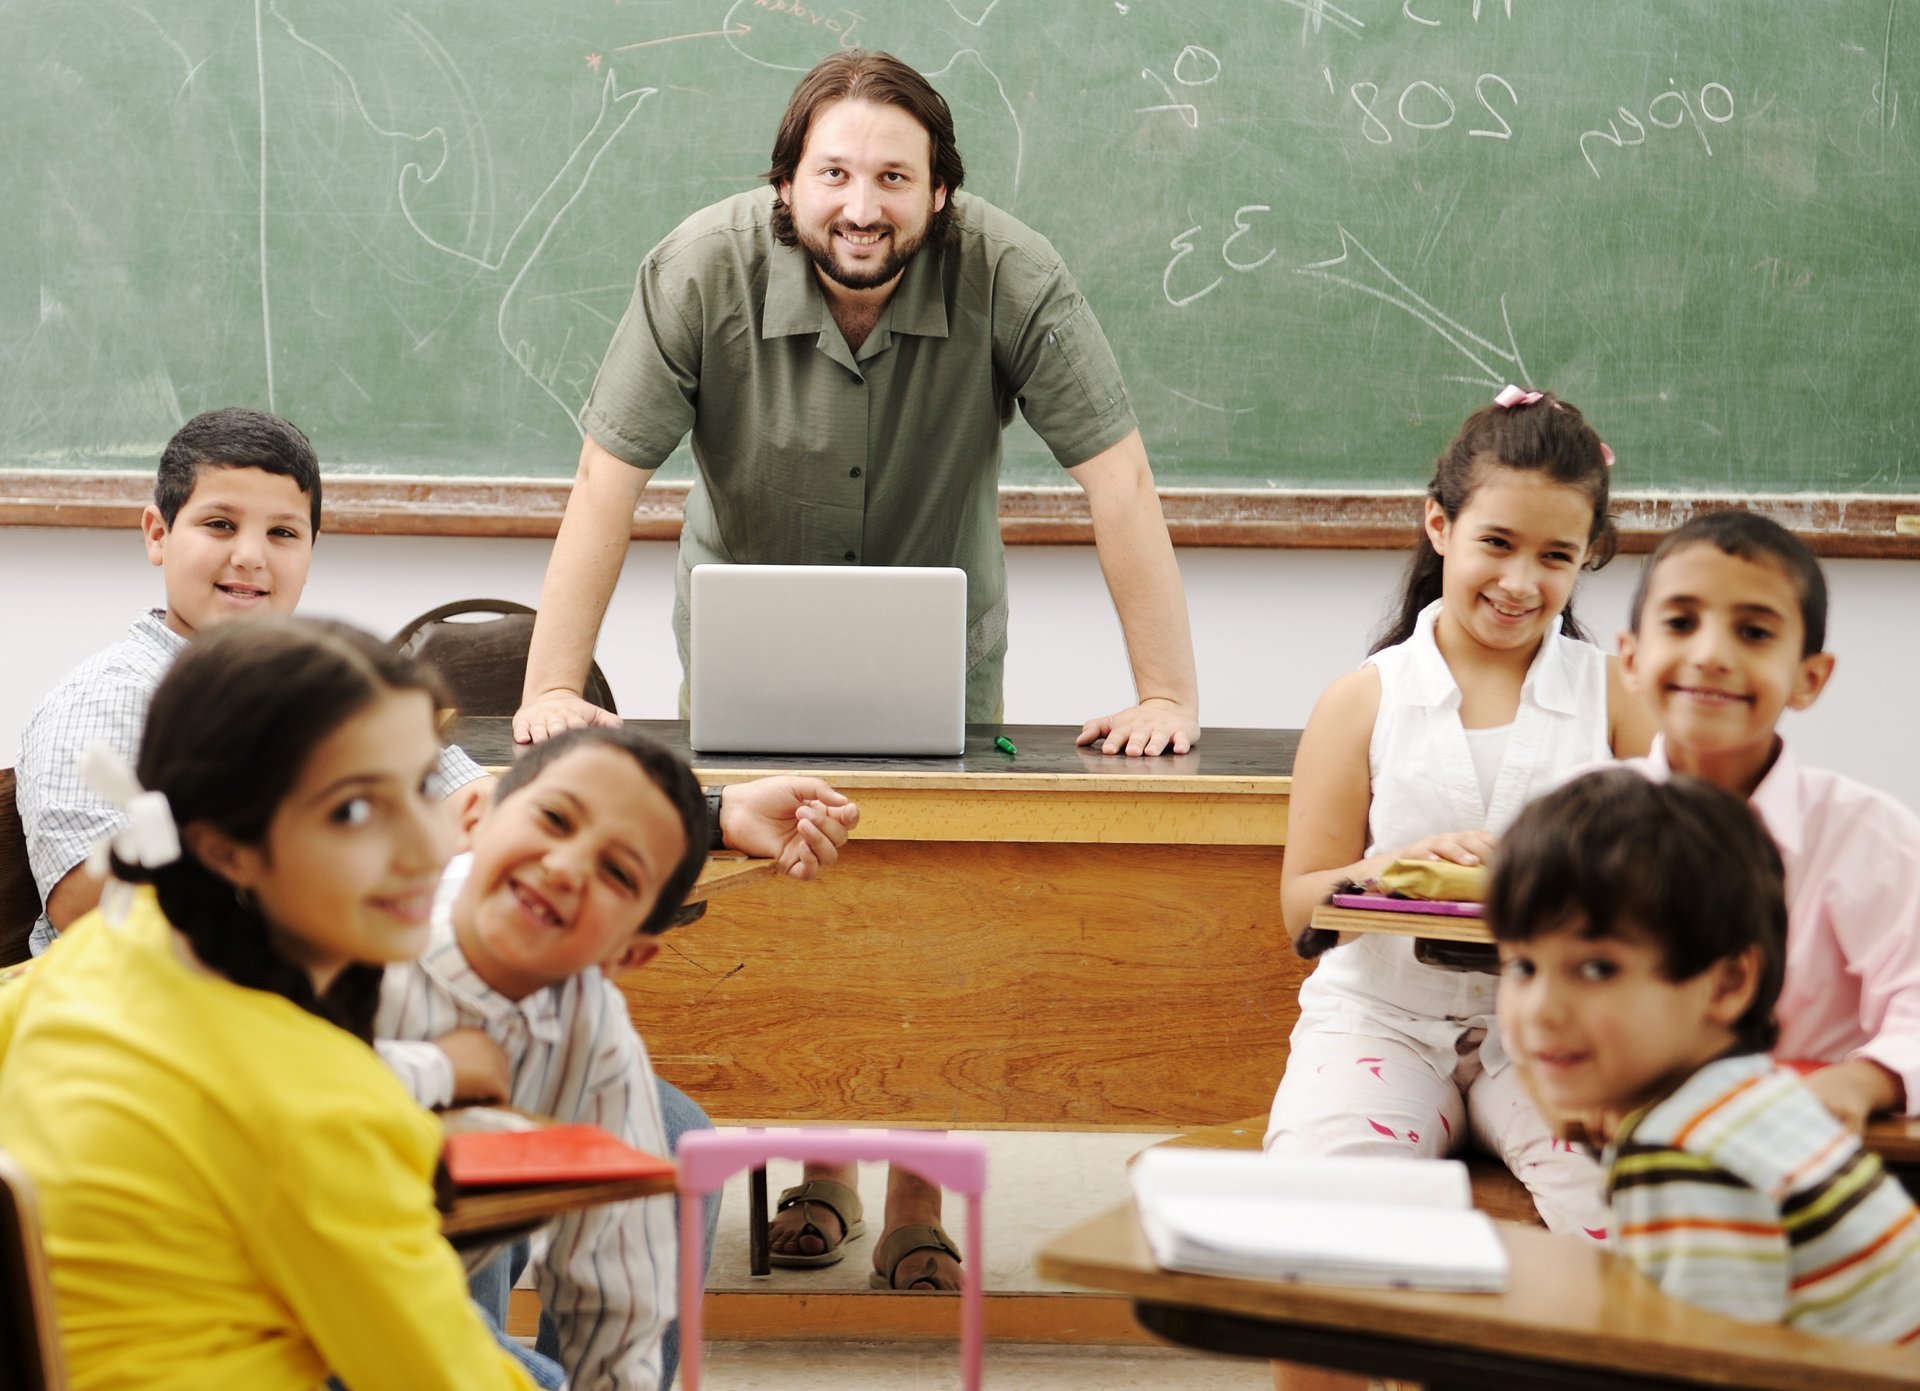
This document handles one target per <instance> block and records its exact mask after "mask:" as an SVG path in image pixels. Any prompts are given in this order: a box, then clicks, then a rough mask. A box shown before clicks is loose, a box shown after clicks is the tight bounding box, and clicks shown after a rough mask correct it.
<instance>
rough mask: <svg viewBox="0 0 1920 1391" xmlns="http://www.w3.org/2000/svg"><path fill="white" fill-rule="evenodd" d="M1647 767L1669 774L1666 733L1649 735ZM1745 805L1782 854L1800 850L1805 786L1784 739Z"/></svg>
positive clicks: (1670, 767)
mask: <svg viewBox="0 0 1920 1391" xmlns="http://www.w3.org/2000/svg"><path fill="white" fill-rule="evenodd" d="M1776 737H1778V736H1776ZM1647 768H1648V771H1650V772H1652V773H1655V774H1656V775H1657V776H1658V777H1661V778H1670V777H1672V776H1673V765H1672V764H1671V763H1669V762H1668V761H1667V736H1666V735H1664V734H1656V735H1654V736H1653V747H1652V748H1650V749H1648V750H1647ZM1747 805H1749V806H1750V807H1752V808H1753V810H1754V812H1755V814H1756V815H1758V816H1759V818H1760V820H1761V822H1762V823H1763V824H1764V825H1765V826H1766V828H1767V834H1768V835H1770V836H1772V837H1773V843H1774V844H1775V845H1777V846H1779V847H1780V853H1781V855H1782V856H1788V855H1797V854H1799V853H1800V842H1801V838H1802V834H1801V833H1802V831H1803V830H1804V828H1805V825H1806V787H1805V785H1804V783H1803V781H1802V779H1801V777H1800V763H1799V760H1797V759H1796V758H1794V756H1793V750H1792V749H1790V748H1788V747H1787V741H1786V740H1785V739H1781V740H1780V752H1779V753H1777V754H1775V755H1774V759H1773V766H1772V767H1771V768H1768V769H1767V773H1766V776H1765V777H1763V778H1761V779H1760V785H1759V786H1758V787H1756V788H1754V789H1753V796H1751V797H1749V798H1748V799H1747Z"/></svg>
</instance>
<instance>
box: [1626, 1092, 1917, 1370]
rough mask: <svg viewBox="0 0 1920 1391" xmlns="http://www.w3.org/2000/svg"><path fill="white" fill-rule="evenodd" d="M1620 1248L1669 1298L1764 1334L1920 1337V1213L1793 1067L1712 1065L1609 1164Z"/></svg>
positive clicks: (1663, 1104) (1636, 1124)
mask: <svg viewBox="0 0 1920 1391" xmlns="http://www.w3.org/2000/svg"><path fill="white" fill-rule="evenodd" d="M1606 1166H1607V1191H1608V1196H1609V1198H1610V1199H1611V1202H1612V1206H1613V1227H1612V1233H1611V1236H1610V1238H1609V1239H1610V1241H1611V1243H1612V1244H1613V1245H1614V1246H1615V1247H1616V1248H1617V1249H1619V1250H1620V1251H1621V1252H1623V1253H1624V1254H1625V1255H1627V1256H1628V1257H1629V1258H1630V1259H1631V1260H1632V1261H1633V1263H1634V1264H1635V1265H1636V1266H1638V1267H1639V1268H1640V1269H1641V1270H1642V1271H1644V1272H1645V1273H1646V1274H1647V1275H1648V1276H1649V1277H1651V1278H1652V1279H1653V1280H1654V1281H1655V1282H1656V1283H1658V1284H1659V1286H1660V1287H1661V1288H1662V1289H1663V1290H1665V1291H1666V1292H1667V1293H1668V1294H1671V1295H1674V1296H1675V1297H1677V1298H1680V1299H1685V1300H1687V1301H1689V1302H1691V1303H1694V1304H1700V1305H1704V1306H1706V1307H1707V1308H1710V1309H1713V1310H1716V1311H1718V1312H1720V1313H1722V1314H1728V1315H1731V1316H1732V1317H1734V1318H1739V1319H1747V1320H1749V1321H1752V1322H1755V1323H1787V1324H1792V1325H1793V1326H1794V1327H1796V1328H1802V1329H1805V1330H1807V1331H1809V1332H1814V1333H1825V1334H1831V1335H1835V1336H1839V1337H1847V1338H1858V1339H1862V1340H1865V1341H1870V1342H1887V1343H1892V1342H1900V1343H1904V1342H1908V1341H1911V1340H1912V1339H1914V1338H1915V1337H1916V1336H1920V1211H1916V1210H1915V1208H1914V1205H1913V1203H1912V1202H1911V1200H1909V1199H1908V1197H1907V1195H1906V1193H1905V1191H1904V1190H1902V1189H1901V1187H1900V1185H1899V1184H1898V1183H1896V1182H1895V1181H1894V1180H1893V1179H1892V1178H1891V1177H1890V1176H1889V1175H1887V1174H1886V1172H1885V1171H1884V1170H1882V1168H1881V1167H1880V1161H1879V1159H1878V1158H1876V1157H1875V1156H1873V1155H1871V1154H1868V1153H1867V1152H1866V1151H1865V1150H1863V1149H1862V1148H1861V1147H1860V1143H1859V1141H1858V1140H1857V1139H1856V1138H1855V1136H1854V1135H1853V1133H1852V1132H1851V1131H1849V1130H1847V1129H1846V1128H1845V1127H1844V1126H1842V1125H1841V1124H1840V1123H1839V1122H1838V1121H1836V1120H1835V1119H1834V1118H1833V1117H1832V1116H1831V1115H1829V1114H1828V1113H1827V1111H1826V1108H1825V1107H1823V1106H1822V1105H1821V1104H1820V1102H1819V1100H1818V1098H1816V1097H1815V1096H1814V1094H1813V1093H1812V1092H1810V1091H1808V1090H1807V1088H1806V1087H1805V1086H1804V1085H1802V1084H1801V1082H1800V1080H1799V1079H1798V1078H1797V1077H1796V1076H1795V1075H1794V1074H1793V1073H1791V1072H1789V1071H1786V1070H1784V1069H1779V1068H1776V1067H1774V1065H1773V1063H1772V1062H1771V1061H1770V1060H1769V1059H1768V1058H1766V1057H1764V1056H1760V1055H1754V1054H1749V1055H1744V1056H1740V1057H1731V1058H1722V1059H1720V1060H1719V1061H1717V1062H1713V1063H1709V1064H1708V1065H1707V1066H1706V1067H1703V1068H1701V1069H1700V1070H1699V1071H1698V1072H1696V1073H1695V1074H1694V1075H1693V1076H1692V1077H1691V1078H1689V1079H1688V1080H1687V1081H1686V1082H1685V1083H1684V1084H1682V1086H1681V1087H1680V1088H1679V1090H1677V1091H1675V1092H1674V1093H1673V1094H1672V1095H1670V1096H1668V1097H1667V1098H1665V1099H1664V1100H1662V1101H1659V1102H1657V1103H1655V1104H1654V1105H1653V1106H1651V1107H1649V1108H1648V1109H1647V1110H1645V1111H1642V1112H1640V1113H1639V1114H1637V1115H1635V1116H1632V1117H1629V1118H1628V1120H1627V1121H1626V1123H1625V1124H1624V1125H1623V1126H1622V1128H1621V1133H1620V1135H1619V1136H1617V1137H1616V1139H1615V1143H1614V1146H1613V1147H1612V1148H1610V1149H1609V1150H1608V1152H1607V1156H1606Z"/></svg>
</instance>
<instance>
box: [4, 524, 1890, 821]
mask: <svg viewBox="0 0 1920 1391" xmlns="http://www.w3.org/2000/svg"><path fill="white" fill-rule="evenodd" d="M548 548H549V543H548V542H545V541H511V540H483V539H477V538H475V539H465V538H459V539H455V538H445V539H442V538H423V537H373V536H326V535H323V536H322V537H321V539H320V545H319V548H318V550H317V551H316V552H315V555H314V563H313V575H312V579H311V580H310V582H309V583H308V586H307V595H306V599H305V601H304V603H303V605H302V610H303V611H304V612H310V613H315V614H327V615H334V616H339V617H345V618H351V619H354V620H355V621H357V622H360V623H363V624H365V625H366V626H368V627H370V628H373V629H374V630H376V631H378V632H383V633H386V632H391V631H393V630H395V629H397V628H399V627H400V626H401V625H402V624H404V623H405V622H406V621H407V620H408V619H409V618H411V617H413V616H414V615H415V614H417V613H419V612H421V611H423V610H425V609H428V608H431V607H433V606H434V605H435V604H437V603H441V602H443V601H445V600H448V599H455V598H465V597H471V596H478V595H486V596H490V597H498V598H507V599H519V600H521V601H523V602H525V603H529V604H531V603H535V602H537V600H538V598H539V592H540V577H541V573H542V571H543V569H544V568H545V565H546V558H547V551H548ZM1400 563H1401V558H1400V557H1399V556H1398V555H1394V554H1390V553H1382V552H1375V551H1276V550H1189V551H1183V552H1182V553H1181V556H1180V564H1181V570H1182V573H1183V574H1184V576H1185V578H1186V584H1187V596H1188V604H1189V607H1190V608H1191V610H1192V613H1193V623H1194V642H1195V648H1196V651H1197V653H1198V657H1199V663H1200V683H1201V692H1202V717H1203V719H1204V720H1205V722H1206V723H1207V724H1210V725H1220V726H1226V725H1252V726H1268V727H1282V728H1284V727H1289V726H1298V725H1301V724H1303V723H1305V721H1306V718H1307V714H1308V712H1309V711H1311V709H1312V708H1313V702H1314V699H1315V697H1316V696H1317V695H1318V694H1319V692H1320V689H1321V688H1322V687H1323V686H1324V685H1325V684H1326V683H1327V682H1328V681H1329V680H1330V679H1332V677H1334V676H1335V675H1337V674H1338V673H1339V672H1341V671H1343V670H1345V669H1346V668H1348V667H1351V666H1354V665H1356V664H1357V663H1358V662H1359V660H1360V657H1361V655H1362V654H1363V652H1364V650H1365V645H1366V643H1365V639H1366V635H1367V634H1368V633H1369V632H1370V631H1371V629H1372V628H1373V626H1374V624H1375V623H1376V621H1377V620H1378V618H1379V616H1380V613H1381V611H1382V608H1383V606H1384V605H1385V603H1386V602H1387V600H1388V597H1389V596H1390V594H1391V593H1392V591H1393V589H1394V587H1395V585H1396V583H1397V580H1398V575H1399V567H1400ZM1639 565H1640V559H1639V558H1638V557H1627V558H1623V559H1621V560H1618V561H1616V562H1614V564H1613V565H1612V566H1611V567H1609V568H1608V569H1607V570H1605V571H1603V572H1602V573H1600V574H1599V575H1597V576H1591V577H1589V578H1587V579H1586V580H1583V581H1582V586H1581V590H1580V597H1579V600H1578V608H1579V612H1580V613H1581V615H1582V617H1583V619H1584V621H1585V622H1586V623H1587V625H1588V627H1589V629H1590V630H1591V631H1594V632H1596V633H1604V634H1606V635H1607V641H1608V642H1609V644H1610V643H1611V635H1612V633H1613V632H1614V631H1615V630H1616V629H1617V628H1618V627H1619V626H1620V625H1621V623H1622V622H1623V621H1624V617H1625V613H1626V605H1627V596H1628V594H1629V593H1630V592H1631V589H1632V585H1633V580H1634V577H1635V575H1636V574H1637V572H1638V569H1639ZM672 566H673V548H672V546H671V545H670V544H668V543H664V542H655V543H636V544H635V545H634V546H633V548H632V550H631V551H630V553H629V555H628V559H627V567H626V574H625V577H624V579H623V580H622V582H621V585H620V589H619V592H618V593H617V594H616V595H615V596H614V601H613V606H612V609H611V611H610V613H609V616H608V620H607V624H606V627H605V628H604V629H603V630H602V633H601V639H600V650H599V653H598V656H599V660H600V664H601V666H602V668H604V669H605V671H606V673H607V678H608V680H609V681H610V682H611V683H612V685H613V689H614V692H615V693H616V694H617V695H618V697H619V699H620V708H621V712H622V713H623V714H626V715H630V716H641V717H657V718H668V717H671V716H672V714H673V712H674V699H675V692H676V690H677V689H678V684H679V669H678V666H677V665H676V663H675V661H674V657H673V647H672V643H671V640H670V639H669V636H668V611H669V609H670V606H671V602H672V599H671V595H672V583H671V581H672ZM1826 570H1827V578H1828V582H1829V584H1830V586H1831V589H1832V592H1833V619H1832V622H1831V625H1830V633H1831V636H1830V640H1829V641H1830V646H1831V647H1832V648H1833V650H1834V651H1836V652H1837V653H1839V658H1840V660H1839V666H1838V670H1837V672H1836V674H1835V677H1834V681H1833V684H1832V685H1831V686H1830V687H1829V688H1828V691H1827V694H1826V695H1825V696H1824V697H1822V699H1821V701H1820V704H1819V705H1818V706H1816V707H1815V708H1814V709H1813V710H1811V711H1809V712H1807V713H1806V714H1802V715H1789V716H1788V721H1789V723H1788V725H1787V731H1788V733H1789V735H1790V736H1791V737H1792V739H1793V740H1794V743H1795V747H1796V749H1797V751H1798V752H1799V754H1800V756H1801V758H1802V759H1803V760H1804V761H1806V762H1809V763H1813V764H1817V765H1821V766H1825V767H1831V768H1835V769H1838V770H1839V771H1841V772H1845V773H1847V774H1850V775H1851V776H1854V777H1857V778H1860V779H1863V780H1864V781H1867V782H1870V783H1873V784H1875V785H1876V786H1879V787H1883V788H1885V789H1887V790H1888V791H1890V792H1893V793H1894V794H1895V795H1897V796H1899V797H1901V798H1902V799H1903V800H1904V801H1906V802H1907V803H1908V805H1910V806H1916V807H1920V713H1916V693H1917V692H1920V648H1917V646H1916V637H1917V636H1920V627H1917V625H1916V623H1915V619H1914V610H1915V601H1916V600H1920V566H1916V565H1915V564H1913V563H1911V562H1903V561H1867V560H1839V561H1829V562H1827V565H1826ZM1008 571H1009V585H1010V590H1011V596H1012V609H1013V626H1012V637H1011V651H1010V653H1009V657H1008V662H1007V718H1008V720H1009V722H1010V723H1016V724H1069V723H1072V724H1077V723H1078V722H1079V721H1081V720H1083V719H1085V718H1087V717H1088V716H1090V715H1094V714H1103V713H1106V712H1108V711H1110V710H1112V709H1115V708H1117V707H1119V706H1121V705H1123V704H1126V703H1127V702H1128V701H1129V699H1130V694H1129V692H1130V690H1131V687H1130V684H1129V680H1128V676H1127V667H1126V659H1125V654H1124V652H1123V651H1122V649H1121V644H1120V630H1119V624H1118V622H1117V621H1116V620H1115V618H1114V615H1113V608H1112V605H1111V604H1110V603H1109V602H1108V600H1107V596H1106V591H1105V588H1104V587H1103V585H1102V584H1101V581H1100V572H1099V569H1098V567H1097V565H1096V564H1095V562H1094V554H1093V550H1092V548H1091V547H1084V546H1059V547H1055V546H1019V547H1014V548H1012V549H1011V550H1009V552H1008ZM0 593H4V594H10V595H14V596H16V597H15V599H14V600H13V603H12V605H11V607H10V610H9V612H8V615H7V618H6V621H5V624H4V631H5V635H6V644H5V650H6V652H7V653H8V662H7V672H6V675H5V677H4V678H3V679H0V750H4V752H5V756H6V757H7V761H8V762H11V761H12V754H13V752H14V750H16V749H17V748H18V746H19V735H20V728H21V726H22V725H23V724H24V723H25V722H26V719H27V717H28V716H29V715H30V714H31V713H32V711H33V707H34V705H35V704H36V703H37V702H38V700H39V699H40V696H41V695H42V693H43V692H44V691H45V690H46V689H47V688H48V687H49V686H50V685H52V684H53V682H54V681H56V680H57V679H58V678H59V677H60V675H61V674H62V673H63V672H65V671H66V670H67V668H69V667H71V666H72V665H73V664H74V663H76V662H78V661H79V660H81V659H82V658H83V657H85V656H87V655H88V654H89V653H91V652H93V651H95V650H97V649H99V648H101V647H103V646H105V645H106V644H107V643H108V642H110V641H112V640H113V639H114V638H116V637H118V636H119V635H120V634H121V633H123V632H124V631H125V630H126V627H127V625H128V624H129V623H131V622H132V621H133V618H134V616H135V615H136V614H137V612H138V611H139V609H140V608H141V607H142V606H143V605H147V604H158V603H160V602H161V591H160V576H159V574H158V572H157V571H155V570H153V569H151V568H149V567H148V565H147V563H146V557H145V554H144V552H143V551H142V550H141V547H140V542H139V538H138V536H137V534H136V533H135V532H133V531H132V530H131V529H129V530H127V531H125V532H114V531H64V530H57V529H53V528H39V527H17V528H0Z"/></svg>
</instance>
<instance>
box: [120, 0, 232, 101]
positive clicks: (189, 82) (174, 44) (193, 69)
mask: <svg viewBox="0 0 1920 1391" xmlns="http://www.w3.org/2000/svg"><path fill="white" fill-rule="evenodd" d="M133 12H134V13H135V14H137V15H139V16H140V18H142V19H144V20H146V22H147V23H149V24H151V25H152V26H153V27H154V29H155V30H156V31H157V32H158V33H159V35H160V37H161V39H162V40H163V41H165V43H166V45H167V47H168V48H171V49H172V50H173V51H174V52H175V53H177V54H179V55H180V61H181V63H183V64H184V65H185V66H186V69H187V75H186V77H185V78H184V79H183V80H182V81H181V83H180V89H179V90H178V91H176V92H175V93H174V94H173V95H174V97H175V99H176V100H177V99H178V98H180V97H183V96H185V95H186V92H187V88H189V87H191V86H193V80H194V78H196V77H198V76H199V75H200V69H202V68H204V67H205V66H206V65H207V58H211V57H212V56H213V55H212V54H208V55H207V58H202V59H201V60H200V61H199V62H197V63H196V62H194V61H193V55H192V54H190V53H188V52H187V50H186V49H185V48H183V47H181V45H180V40H178V39H176V38H175V37H174V36H173V35H172V34H169V33H168V32H167V31H166V27H165V26H164V25H162V24H161V23H160V21H159V20H157V19H155V18H154V17H153V16H152V15H151V14H149V13H147V11H145V10H143V9H141V8H140V7H139V6H138V5H135V6H134V7H133Z"/></svg>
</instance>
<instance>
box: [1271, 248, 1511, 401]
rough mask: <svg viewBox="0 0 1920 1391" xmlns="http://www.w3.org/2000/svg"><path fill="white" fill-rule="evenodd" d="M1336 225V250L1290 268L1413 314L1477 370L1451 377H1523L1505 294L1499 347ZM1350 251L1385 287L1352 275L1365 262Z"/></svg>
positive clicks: (1486, 380)
mask: <svg viewBox="0 0 1920 1391" xmlns="http://www.w3.org/2000/svg"><path fill="white" fill-rule="evenodd" d="M1336 230H1337V231H1338V232H1339V233H1340V254H1339V255H1338V256H1334V257H1330V258H1329V259H1327V260H1325V261H1314V262H1312V263H1311V264H1309V265H1304V266H1298V267H1296V268H1295V274H1297V275H1306V276H1311V277H1313V278H1314V279H1316V280H1327V281H1331V282H1332V283H1334V284H1336V285H1344V286H1345V287H1346V288H1348V289H1350V290H1357V291H1359V292H1360V293H1361V294H1363V295H1372V296H1373V297H1374V298H1375V299H1379V300H1384V301H1386V302H1387V303H1388V304H1391V305H1392V306H1393V307H1394V308H1396V309H1399V310H1402V311H1404V312H1405V313H1407V314H1410V315H1412V316H1413V317H1414V318H1415V319H1418V320H1419V321H1420V322H1421V323H1423V324H1425V325H1426V326H1427V327H1428V328H1430V329H1432V330H1433V331H1434V332H1435V333H1437V334H1439V335H1440V337H1441V338H1443V339H1445V340H1446V342H1447V344H1448V345H1449V346H1450V347H1452V348H1453V349H1454V351H1456V352H1458V353H1459V354H1460V355H1461V356H1462V357H1464V358H1466V359H1467V361H1469V362H1471V363H1472V364H1473V365H1474V366H1475V367H1477V368H1478V369H1479V370H1480V373H1481V375H1480V376H1478V377H1456V378H1451V379H1450V380H1454V381H1465V382H1471V383H1473V384H1474V385H1476V386H1491V387H1497V386H1499V385H1500V384H1501V383H1502V382H1504V381H1519V382H1525V381H1527V380H1528V379H1529V377H1528V373H1527V364H1526V363H1525V362H1524V361H1522V360H1521V357H1520V345H1519V343H1518V342H1517V341H1515V339H1514V335H1513V321H1512V320H1511V319H1509V318H1508V317H1507V297H1506V296H1505V295H1502V296H1500V321H1501V323H1502V324H1503V325H1504V326H1505V328H1506V330H1507V346H1506V347H1504V348H1502V347H1501V346H1500V345H1499V344H1498V343H1495V342H1494V341H1492V340H1491V339H1489V338H1484V337H1482V336H1481V335H1480V334H1477V333H1475V332H1474V331H1473V330H1472V329H1470V328H1468V327H1467V326H1466V325H1464V324H1462V323H1460V322H1459V321H1458V320H1457V319H1454V318H1452V317H1451V316H1449V315H1447V314H1444V313H1442V312H1441V311H1440V310H1439V309H1438V308H1436V307H1435V306H1434V305H1433V304H1431V303H1429V302H1428V301H1427V300H1426V299H1425V298H1424V297H1422V296H1421V295H1420V293H1419V292H1418V291H1416V290H1415V289H1414V288H1413V287H1412V286H1410V285H1408V284H1407V283H1406V282H1405V281H1404V280H1402V279H1401V278H1400V277H1399V276H1397V275H1395V274H1394V273H1393V272H1392V271H1390V270H1388V269H1387V268H1386V266H1385V265H1384V264H1382V263H1381V261H1380V259H1379V257H1377V256H1375V255H1374V254H1373V253H1372V252H1371V251H1369V250H1367V248H1366V247H1364V246H1362V245H1361V244H1360V242H1359V240H1358V238H1356V237H1355V236H1354V235H1353V233H1351V232H1349V231H1348V230H1347V229H1346V228H1345V227H1338V228H1336ZM1355 252H1358V253H1359V256H1360V260H1361V261H1364V262H1365V263H1366V265H1367V266H1371V267H1373V269H1374V270H1376V271H1378V272H1379V273H1380V275H1381V276H1382V277H1383V278H1384V279H1385V280H1386V282H1387V286H1388V287H1390V288H1383V287H1382V286H1379V285H1369V284H1368V283H1366V281H1364V280H1361V279H1358V278H1357V277H1358V276H1360V275H1364V274H1365V273H1366V270H1365V266H1362V265H1360V264H1358V263H1356V262H1355V261H1354V259H1353V258H1354V253H1355ZM1489 358H1494V359H1497V360H1499V361H1501V362H1506V363H1510V364H1512V368H1513V370H1512V371H1504V370H1502V369H1500V368H1497V367H1495V366H1494V365H1493V364H1492V363H1491V362H1489V361H1488V359H1489Z"/></svg>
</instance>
